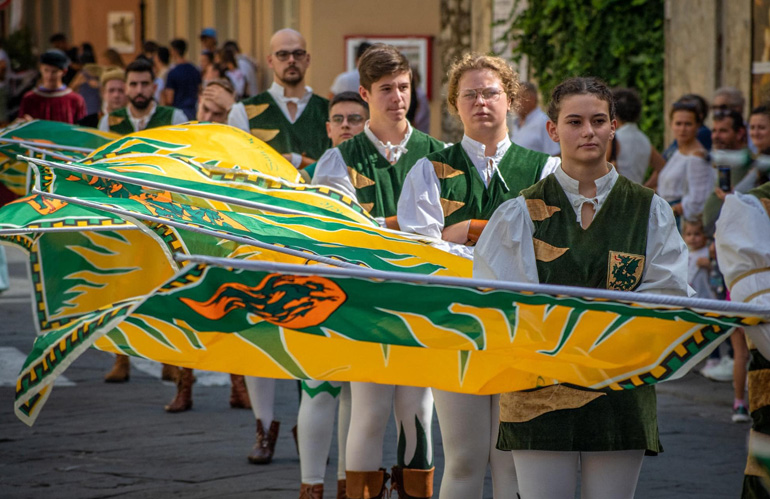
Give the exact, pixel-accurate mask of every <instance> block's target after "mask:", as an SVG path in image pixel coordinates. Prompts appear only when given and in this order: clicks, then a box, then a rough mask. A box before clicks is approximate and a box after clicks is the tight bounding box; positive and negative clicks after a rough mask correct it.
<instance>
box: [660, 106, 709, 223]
mask: <svg viewBox="0 0 770 499" xmlns="http://www.w3.org/2000/svg"><path fill="white" fill-rule="evenodd" d="M669 117H670V120H671V130H672V131H673V132H674V137H675V138H676V141H677V149H676V151H674V153H673V154H672V155H671V158H670V159H669V160H668V161H667V162H666V166H664V167H663V169H662V170H661V172H660V175H659V176H658V195H659V196H660V197H662V198H663V199H665V200H666V201H668V203H669V204H670V205H671V208H672V209H673V210H674V215H676V216H677V217H681V218H684V220H690V219H692V218H694V217H697V216H700V215H701V213H702V212H703V207H704V205H705V204H706V198H707V197H708V195H709V193H710V192H711V191H713V190H714V182H715V180H716V175H715V174H714V169H713V168H711V163H709V162H708V161H707V160H706V156H707V155H708V152H707V151H706V149H705V148H704V147H703V144H702V143H701V142H700V141H699V140H698V139H697V134H698V130H699V128H700V127H701V126H702V125H703V122H702V119H703V118H702V114H701V112H700V109H699V108H698V106H697V105H696V104H695V103H693V102H692V101H690V102H687V101H680V102H675V103H674V105H673V106H672V107H671V113H670V115H669ZM710 142H711V139H709V143H710Z"/></svg>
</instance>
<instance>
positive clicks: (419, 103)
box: [406, 68, 430, 134]
mask: <svg viewBox="0 0 770 499" xmlns="http://www.w3.org/2000/svg"><path fill="white" fill-rule="evenodd" d="M421 81H422V80H421V78H420V72H419V71H417V70H416V69H414V68H412V97H411V102H410V103H409V110H408V111H407V112H406V119H408V120H409V123H411V124H412V126H413V127H415V128H416V129H418V130H419V131H421V132H423V133H427V134H430V103H429V102H428V95H427V94H426V93H425V90H423V89H422V87H421V86H420V83H421Z"/></svg>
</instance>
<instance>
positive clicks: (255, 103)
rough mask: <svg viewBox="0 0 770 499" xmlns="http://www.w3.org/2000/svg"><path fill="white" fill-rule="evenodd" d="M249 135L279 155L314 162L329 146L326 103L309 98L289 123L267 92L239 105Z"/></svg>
mask: <svg viewBox="0 0 770 499" xmlns="http://www.w3.org/2000/svg"><path fill="white" fill-rule="evenodd" d="M243 105H244V106H245V107H246V115H247V116H248V117H249V128H250V129H251V133H252V135H254V136H255V137H257V138H258V139H260V140H263V141H265V142H267V144H268V145H269V146H270V147H272V148H273V149H275V150H276V151H278V152H279V153H281V154H288V153H296V154H302V155H304V156H307V157H308V158H312V159H318V158H320V157H321V155H322V154H323V153H324V151H326V150H327V149H329V148H330V147H331V146H332V142H331V140H330V139H329V137H328V136H327V135H326V122H327V121H328V120H329V101H328V100H327V99H324V98H323V97H319V96H317V95H315V94H313V95H312V96H311V97H310V100H309V101H308V103H307V106H305V109H304V110H303V111H302V114H301V115H299V118H297V121H295V122H294V123H291V122H290V121H289V120H288V119H286V116H285V115H284V114H283V112H282V111H281V108H279V107H278V104H276V102H275V100H274V99H273V96H272V95H270V93H269V92H262V93H261V94H259V95H255V96H254V97H249V98H248V99H246V100H244V101H243Z"/></svg>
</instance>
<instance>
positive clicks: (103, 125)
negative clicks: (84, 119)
mask: <svg viewBox="0 0 770 499" xmlns="http://www.w3.org/2000/svg"><path fill="white" fill-rule="evenodd" d="M109 118H110V115H109V114H105V115H104V116H102V117H101V118H99V125H98V126H97V127H96V128H98V129H99V130H101V131H102V132H109V131H110V124H109Z"/></svg>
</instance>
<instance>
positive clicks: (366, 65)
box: [358, 43, 412, 91]
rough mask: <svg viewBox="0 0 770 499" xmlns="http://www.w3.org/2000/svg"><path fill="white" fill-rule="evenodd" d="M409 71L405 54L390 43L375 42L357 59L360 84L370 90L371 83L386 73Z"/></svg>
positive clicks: (410, 71)
mask: <svg viewBox="0 0 770 499" xmlns="http://www.w3.org/2000/svg"><path fill="white" fill-rule="evenodd" d="M400 73H409V75H410V76H411V74H412V70H411V68H410V67H409V61H408V60H407V58H406V56H404V54H402V53H401V52H399V51H398V49H397V48H396V47H394V46H392V45H386V44H384V43H375V44H374V45H372V46H371V47H369V48H368V49H366V52H364V54H363V55H362V56H361V59H360V60H359V61H358V74H359V75H360V77H361V86H362V87H364V88H365V89H367V90H369V91H371V90H372V84H373V83H375V82H376V81H378V80H379V79H380V78H382V77H383V76H386V75H395V74H400Z"/></svg>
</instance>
